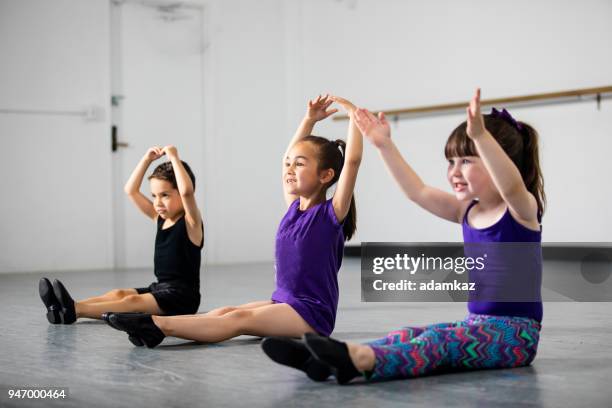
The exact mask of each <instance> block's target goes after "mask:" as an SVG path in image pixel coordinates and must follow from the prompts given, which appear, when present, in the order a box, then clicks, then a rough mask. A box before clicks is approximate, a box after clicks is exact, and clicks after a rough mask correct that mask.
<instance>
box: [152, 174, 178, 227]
mask: <svg viewBox="0 0 612 408" xmlns="http://www.w3.org/2000/svg"><path fill="white" fill-rule="evenodd" d="M151 195H152V196H153V206H154V207H155V211H156V212H157V214H159V216H160V217H161V218H163V219H164V220H165V219H168V218H170V219H175V218H176V217H178V216H180V215H181V214H182V213H183V212H184V211H185V210H184V209H183V201H182V200H181V195H180V194H179V191H178V190H177V189H176V188H174V186H173V185H172V183H170V182H169V181H166V180H160V179H156V178H152V179H151Z"/></svg>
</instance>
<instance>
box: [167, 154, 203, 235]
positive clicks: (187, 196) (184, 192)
mask: <svg viewBox="0 0 612 408" xmlns="http://www.w3.org/2000/svg"><path fill="white" fill-rule="evenodd" d="M162 151H163V153H164V154H165V155H166V156H168V159H169V160H170V162H171V163H172V169H173V170H174V177H175V178H176V186H177V187H178V191H179V194H180V195H181V201H182V202H183V208H184V209H185V221H186V224H187V228H188V232H189V233H190V236H192V237H196V236H197V238H199V237H200V234H201V232H202V216H201V215H200V210H199V209H198V204H197V203H196V199H195V194H194V188H193V183H192V182H191V178H189V175H188V174H187V171H186V170H185V166H183V162H181V159H180V158H179V155H178V151H177V150H176V147H174V146H166V147H164V148H163V149H162ZM192 233H193V235H192ZM193 241H194V242H200V241H201V240H200V239H195V240H193Z"/></svg>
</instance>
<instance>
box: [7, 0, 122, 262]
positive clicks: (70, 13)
mask: <svg viewBox="0 0 612 408" xmlns="http://www.w3.org/2000/svg"><path fill="white" fill-rule="evenodd" d="M108 10H109V3H108V2H107V1H105V0H90V1H87V2H83V1H80V0H54V1H52V2H51V1H45V0H3V1H1V2H0V55H1V57H0V58H1V62H0V90H1V91H0V109H27V110H46V111H49V110H50V111H83V110H85V109H86V107H87V106H91V105H97V106H100V107H102V108H103V110H104V111H105V117H103V118H101V120H98V121H86V120H85V119H84V118H83V117H78V116H68V115H41V114H26V115H22V114H7V113H0V141H1V146H2V147H1V152H2V159H1V160H0V174H2V176H1V177H0V186H1V188H0V191H2V199H1V200H0V215H1V219H2V221H1V222H0V235H1V236H2V245H1V247H0V272H9V271H31V270H59V269H61V270H65V269H97V268H111V267H112V266H113V262H112V259H113V256H112V228H111V220H112V206H111V205H110V204H111V189H110V187H111V166H110V157H111V151H110V122H109V118H108V116H109V115H108V112H109V109H108V108H109V105H110V86H109V79H110V64H109V44H108V38H109V24H108V22H109V13H108Z"/></svg>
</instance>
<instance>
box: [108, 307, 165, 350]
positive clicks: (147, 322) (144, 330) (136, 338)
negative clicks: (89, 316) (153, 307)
mask: <svg viewBox="0 0 612 408" xmlns="http://www.w3.org/2000/svg"><path fill="white" fill-rule="evenodd" d="M107 318H108V324H109V326H111V327H113V328H115V329H117V330H121V331H124V332H126V333H127V334H128V338H129V340H130V341H131V342H132V344H133V345H135V346H138V347H140V346H143V345H145V346H147V347H148V348H153V347H155V346H157V345H158V344H159V343H161V342H162V341H163V340H164V338H165V337H166V335H165V334H164V333H163V332H162V331H161V330H160V329H159V327H157V326H156V325H155V323H153V318H152V317H151V315H150V314H148V313H108V317H107Z"/></svg>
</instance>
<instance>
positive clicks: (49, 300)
mask: <svg viewBox="0 0 612 408" xmlns="http://www.w3.org/2000/svg"><path fill="white" fill-rule="evenodd" d="M38 294H39V295H40V298H41V300H42V302H43V303H44V305H45V307H46V308H47V320H48V321H49V323H52V324H60V323H61V322H62V316H61V315H62V305H60V302H59V300H57V297H55V293H53V286H52V285H51V282H49V279H47V278H42V279H41V280H40V281H39V282H38Z"/></svg>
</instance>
